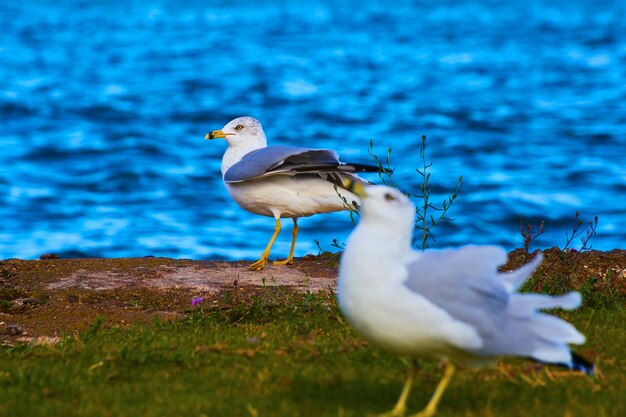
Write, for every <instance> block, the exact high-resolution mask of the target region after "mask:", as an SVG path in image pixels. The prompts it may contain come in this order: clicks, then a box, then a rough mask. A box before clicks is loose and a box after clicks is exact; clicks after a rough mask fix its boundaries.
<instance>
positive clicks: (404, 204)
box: [343, 179, 415, 232]
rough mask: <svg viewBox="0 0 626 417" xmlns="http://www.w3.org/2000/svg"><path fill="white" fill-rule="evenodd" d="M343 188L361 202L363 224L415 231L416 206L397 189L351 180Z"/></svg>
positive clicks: (393, 229) (344, 183) (392, 229)
mask: <svg viewBox="0 0 626 417" xmlns="http://www.w3.org/2000/svg"><path fill="white" fill-rule="evenodd" d="M343 186H344V188H346V189H347V190H348V191H350V192H352V193H354V194H356V195H357V196H358V197H359V199H360V200H361V209H360V213H361V222H368V223H371V224H373V223H378V224H381V225H384V227H385V228H387V229H389V230H390V231H396V230H402V231H410V232H412V231H413V223H414V221H415V206H414V205H413V203H412V202H411V200H409V199H408V197H406V196H405V195H404V194H403V193H402V192H401V191H400V190H398V189H397V188H391V187H387V186H385V185H368V184H364V183H363V182H361V181H354V180H351V179H348V180H345V181H344V182H343Z"/></svg>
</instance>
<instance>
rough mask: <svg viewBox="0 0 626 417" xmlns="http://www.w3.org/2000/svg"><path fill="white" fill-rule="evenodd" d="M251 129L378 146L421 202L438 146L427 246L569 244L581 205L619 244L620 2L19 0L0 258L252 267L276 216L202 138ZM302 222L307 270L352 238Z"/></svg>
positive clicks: (11, 15) (327, 224) (0, 29)
mask: <svg viewBox="0 0 626 417" xmlns="http://www.w3.org/2000/svg"><path fill="white" fill-rule="evenodd" d="M240 115H250V116H254V117H256V118H258V119H259V120H261V122H262V123H263V124H264V127H265V130H266V133H267V135H268V138H269V141H270V143H274V144H288V145H303V146H314V147H332V148H335V149H337V150H338V151H339V152H340V154H341V155H343V159H346V160H351V159H357V160H359V161H368V158H369V157H368V155H367V147H368V143H369V140H370V139H373V140H374V144H375V148H376V151H377V152H378V153H379V154H381V155H383V154H384V153H385V150H386V148H387V147H391V148H392V162H393V164H394V165H396V167H397V168H396V180H397V182H398V184H399V185H400V186H401V187H402V188H405V189H409V190H414V191H416V190H417V187H418V183H419V177H418V176H417V175H416V173H415V171H414V169H415V168H416V167H418V166H419V164H420V160H419V156H418V144H419V142H420V136H421V135H422V134H425V135H427V136H428V148H427V152H428V157H429V159H431V160H432V161H433V162H434V165H433V167H432V177H431V181H432V182H433V183H434V187H433V191H434V193H435V194H436V195H435V200H441V199H443V198H444V196H445V194H446V192H448V191H449V190H451V189H452V188H453V186H454V184H455V182H456V179H457V178H458V176H459V175H463V178H464V180H465V182H464V185H463V187H462V193H461V195H460V197H459V198H458V200H457V201H456V202H455V204H454V206H453V208H452V210H451V212H450V215H451V216H452V217H454V218H455V220H454V222H452V223H450V224H447V225H445V226H442V227H438V228H436V229H434V232H435V235H436V237H437V242H435V243H433V246H448V245H459V244H463V243H469V242H474V243H497V244H501V245H504V246H505V247H506V248H507V249H513V248H515V247H519V246H520V244H521V237H520V234H519V225H520V217H522V216H523V217H524V218H527V219H530V220H529V221H531V222H538V221H539V220H541V219H544V220H545V228H546V232H545V234H544V235H543V236H541V237H540V238H539V239H538V240H537V241H536V242H535V247H538V248H540V247H551V246H554V245H560V246H562V245H563V244H564V243H565V233H566V230H567V228H568V227H571V226H572V225H573V224H574V222H575V212H576V211H577V210H579V211H580V214H581V217H582V218H583V219H584V220H589V219H591V218H592V217H593V216H594V215H597V216H598V217H599V226H598V236H597V237H596V238H595V239H594V240H593V241H592V243H593V245H594V248H597V249H603V250H610V249H613V248H624V247H626V244H625V243H626V242H625V241H626V232H625V231H626V3H625V2H619V1H602V0H574V1H571V2H552V1H539V0H530V1H518V2H515V1H510V2H500V1H495V0H494V1H487V0H485V1H473V2H472V1H460V0H459V1H440V2H427V1H423V2H420V1H404V0H398V1H394V2H364V1H350V0H345V1H331V0H325V1H315V2H312V1H309V2H304V1H295V0H294V1H287V0H275V1H271V2H259V1H243V0H242V1H234V0H233V1H215V2H210V1H186V2H176V1H121V0H119V1H106V2H104V1H78V0H76V1H69V0H68V1H62V2H60V1H29V0H23V1H19V2H18V1H2V2H0V151H1V152H0V218H1V219H2V222H1V224H0V258H9V257H19V258H37V257H38V256H39V255H41V254H44V253H49V252H55V253H59V254H61V255H62V256H66V257H72V256H106V257H123V256H145V255H157V256H171V257H184V258H195V259H208V258H246V259H254V258H255V257H258V255H259V254H260V251H261V250H262V248H263V247H264V245H265V244H266V242H267V240H268V238H269V236H270V234H271V232H272V230H273V224H274V222H273V220H271V219H269V218H265V217H260V216H255V215H252V214H249V213H247V212H245V211H243V210H242V209H240V208H239V207H238V206H237V205H236V204H235V203H234V202H233V201H232V200H230V198H229V196H228V194H227V193H226V191H225V190H224V187H223V185H222V182H221V177H220V169H219V166H220V162H221V155H222V153H223V152H224V150H225V143H223V142H219V141H215V142H208V141H204V140H203V137H204V134H205V133H206V132H207V131H209V130H213V129H218V128H221V127H222V126H223V125H224V124H226V123H227V122H228V121H229V120H231V119H232V118H234V117H236V116H240ZM372 179H375V178H372ZM300 224H301V233H300V237H299V244H298V247H297V251H296V255H297V256H302V255H304V254H306V253H310V252H313V253H316V252H317V248H316V245H315V243H314V239H317V240H319V241H320V242H321V244H322V246H323V247H325V248H326V249H332V248H331V247H330V243H331V242H332V239H334V238H336V239H338V240H339V241H343V240H345V239H346V237H347V235H348V234H349V232H350V230H351V228H352V224H351V222H350V219H349V216H348V215H347V214H345V213H338V214H333V215H320V216H315V217H312V218H309V219H303V220H302V221H301V222H300ZM285 225H286V227H285V228H284V231H283V233H284V235H283V236H281V238H280V239H279V241H278V243H277V246H276V249H275V250H274V253H275V255H276V256H277V257H279V256H284V255H285V254H286V252H287V251H288V247H289V239H290V237H291V235H290V233H289V228H290V221H287V222H285Z"/></svg>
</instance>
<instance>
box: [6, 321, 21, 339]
mask: <svg viewBox="0 0 626 417" xmlns="http://www.w3.org/2000/svg"><path fill="white" fill-rule="evenodd" d="M4 332H5V333H6V334H8V335H9V336H19V335H21V334H22V333H24V327H23V326H20V325H19V324H7V325H6V326H5V328H4Z"/></svg>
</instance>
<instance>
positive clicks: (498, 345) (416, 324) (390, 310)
mask: <svg viewBox="0 0 626 417" xmlns="http://www.w3.org/2000/svg"><path fill="white" fill-rule="evenodd" d="M344 186H345V187H346V188H347V189H349V190H351V191H352V192H353V193H354V194H356V195H357V196H359V197H360V198H361V209H360V218H359V223H358V225H357V226H356V228H355V230H354V231H353V232H352V234H351V235H350V237H349V238H348V241H347V244H346V248H345V250H344V252H343V255H342V257H341V262H340V267H339V283H338V299H339V305H340V307H341V310H342V311H343V313H344V315H345V316H346V318H347V319H348V321H349V322H350V323H351V324H352V325H353V326H354V328H355V329H357V330H358V331H359V332H361V333H362V334H363V336H365V338H366V339H369V340H370V341H371V342H373V343H375V344H378V345H380V346H382V347H384V348H387V349H389V350H391V351H393V352H396V353H399V354H403V355H408V356H411V357H418V356H426V357H435V358H442V359H444V360H445V361H446V362H447V368H446V370H445V373H444V377H443V378H442V380H441V382H440V383H439V385H438V387H437V389H436V391H435V394H434V395H433V397H432V399H431V401H430V402H429V403H428V405H427V406H426V408H425V409H424V410H423V411H422V412H420V413H418V414H416V416H420V417H428V416H432V415H433V414H435V412H436V409H437V404H438V403H439V400H440V399H441V395H442V394H443V392H444V390H445V388H446V386H447V385H448V383H449V382H450V379H451V378H452V375H453V373H454V370H455V365H454V364H455V363H461V364H470V365H480V364H483V363H489V362H492V361H493V360H495V358H496V357H497V356H500V355H514V356H521V357H527V358H530V359H534V360H536V361H540V362H544V363H551V364H557V365H562V366H566V367H568V368H570V369H575V370H579V371H583V372H586V373H589V374H591V373H593V364H591V363H589V362H587V361H586V360H585V359H583V358H581V357H579V356H577V355H576V354H573V353H572V352H571V351H570V349H569V347H568V343H574V344H582V343H584V342H585V337H584V336H583V335H582V334H581V333H580V332H578V331H577V330H576V329H575V328H574V326H572V325H571V324H569V323H567V322H566V321H564V320H562V319H560V318H557V317H555V316H552V315H549V314H545V313H542V312H540V311H539V310H543V309H551V308H564V309H574V308H576V307H578V306H579V305H580V303H581V296H580V294H579V293H577V292H570V293H568V294H565V295H561V296H557V297H554V296H549V295H545V294H533V293H531V294H521V293H519V292H518V291H517V290H518V289H519V287H520V286H521V285H522V284H523V283H524V281H526V280H527V279H528V277H529V276H530V275H531V273H532V272H533V271H534V270H535V269H536V268H537V266H538V265H539V264H540V263H541V260H542V256H541V255H538V256H536V257H535V258H534V259H533V260H532V261H531V262H530V263H528V264H526V265H524V266H522V267H521V268H519V269H517V270H515V271H513V272H511V273H506V274H504V273H499V272H498V269H497V268H498V266H499V265H502V264H504V263H505V262H506V260H507V255H506V252H505V251H504V250H503V249H502V248H500V247H496V246H465V247H461V248H459V249H447V250H440V251H436V250H430V251H425V252H421V251H415V250H413V248H412V247H411V234H412V231H413V227H414V226H413V224H414V223H413V222H414V217H415V207H414V206H413V204H412V203H411V201H410V200H409V199H408V198H406V197H405V196H404V195H403V194H402V193H401V192H399V191H398V190H396V189H393V188H389V187H385V186H367V185H363V184H361V183H358V182H352V181H350V180H348V181H346V183H345V184H344ZM414 367H415V363H414V362H413V368H414ZM414 374H415V369H412V370H411V372H409V375H408V378H407V380H406V383H405V385H404V388H403V390H402V393H401V395H400V399H399V400H398V402H397V404H396V406H395V407H394V408H393V409H392V410H391V411H390V412H389V413H387V414H384V415H385V416H401V415H404V413H405V412H406V400H407V398H408V395H409V392H410V389H411V386H412V384H413V378H414Z"/></svg>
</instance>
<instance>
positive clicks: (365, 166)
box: [345, 162, 380, 172]
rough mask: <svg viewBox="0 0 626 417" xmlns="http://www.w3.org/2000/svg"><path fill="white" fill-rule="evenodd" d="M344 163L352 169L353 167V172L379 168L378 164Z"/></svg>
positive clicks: (370, 170) (375, 170) (371, 170)
mask: <svg viewBox="0 0 626 417" xmlns="http://www.w3.org/2000/svg"><path fill="white" fill-rule="evenodd" d="M345 165H347V166H350V167H351V168H352V169H354V171H355V172H379V171H380V168H379V167H378V166H375V165H369V164H358V163H356V164H355V163H352V162H349V163H346V164H345Z"/></svg>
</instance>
